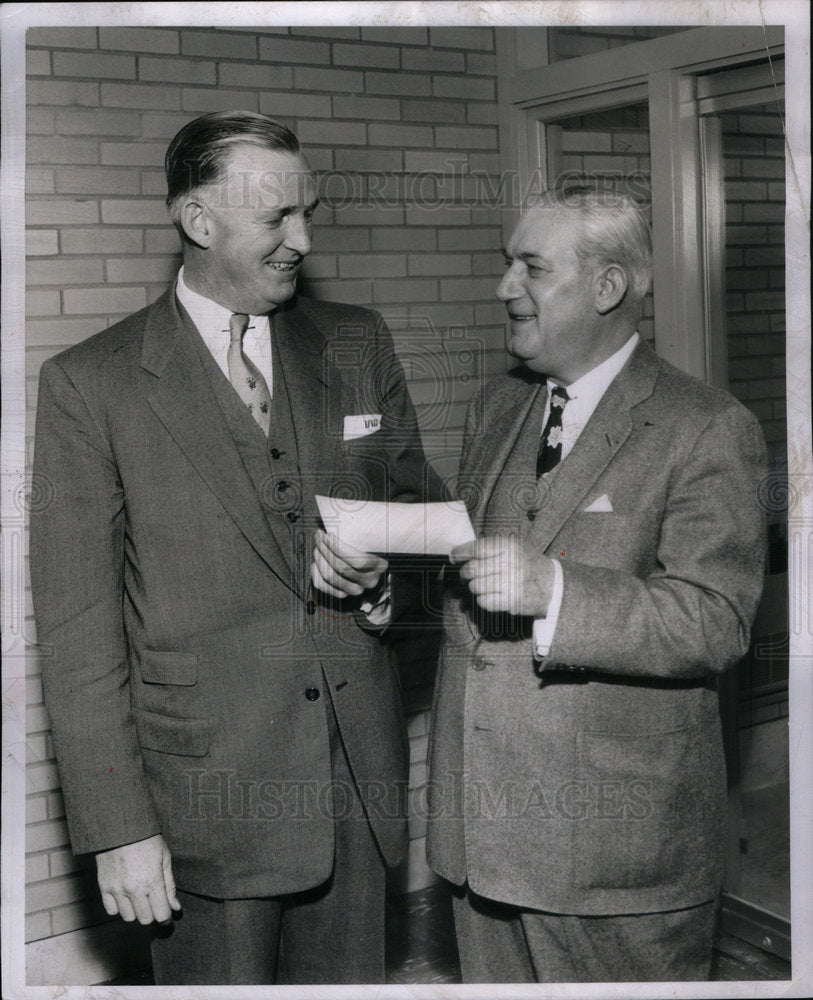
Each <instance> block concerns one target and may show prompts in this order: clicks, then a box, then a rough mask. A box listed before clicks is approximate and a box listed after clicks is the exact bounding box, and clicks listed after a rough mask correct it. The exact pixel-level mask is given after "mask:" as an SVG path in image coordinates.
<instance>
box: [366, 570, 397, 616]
mask: <svg viewBox="0 0 813 1000" xmlns="http://www.w3.org/2000/svg"><path fill="white" fill-rule="evenodd" d="M359 611H361V612H362V614H365V615H366V616H367V620H368V621H369V622H370V624H371V625H389V623H390V619H391V618H392V578H391V576H390V574H389V573H387V578H386V581H385V582H384V586H383V587H382V588H381V589H380V591H379V592H378V593H377V594H375V595H374V596H373V598H372V600H369V601H363V602H362V603H361V604H360V605H359Z"/></svg>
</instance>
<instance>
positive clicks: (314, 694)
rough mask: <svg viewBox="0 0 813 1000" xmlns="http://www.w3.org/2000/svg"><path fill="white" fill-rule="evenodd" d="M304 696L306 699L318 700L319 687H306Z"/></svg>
mask: <svg viewBox="0 0 813 1000" xmlns="http://www.w3.org/2000/svg"><path fill="white" fill-rule="evenodd" d="M305 697H306V698H307V699H308V701H318V700H319V688H308V689H307V690H306V691H305Z"/></svg>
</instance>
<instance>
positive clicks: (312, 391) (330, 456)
mask: <svg viewBox="0 0 813 1000" xmlns="http://www.w3.org/2000/svg"><path fill="white" fill-rule="evenodd" d="M272 320H273V324H274V330H273V337H274V340H275V345H276V348H277V355H278V357H279V359H280V367H281V371H280V373H279V375H280V379H281V380H282V381H283V383H284V389H285V392H286V395H287V397H288V403H289V405H290V408H291V417H292V422H293V431H294V436H295V439H296V449H297V456H298V464H299V474H300V480H301V483H302V495H303V498H304V500H305V506H306V510H307V511H308V513H311V514H315V513H316V505H315V501H314V499H313V498H314V496H315V494H317V493H322V494H329V493H330V485H331V482H332V479H333V475H334V473H335V470H336V469H340V468H341V464H342V463H341V441H342V399H341V377H340V375H339V373H338V372H337V371H336V370H335V369H333V368H332V367H331V366H330V365H329V364H327V363H326V359H325V356H324V348H325V339H324V337H323V336H322V334H321V333H320V332H319V330H318V329H317V328H316V327H315V326H314V325H313V323H311V322H310V320H308V319H307V318H306V317H305V316H304V315H303V314H302V312H301V311H300V310H297V309H296V307H295V306H293V307H291V308H288V309H281V310H280V311H279V312H277V313H275V314H274V316H273V317H272ZM276 377H277V373H276V372H275V373H274V378H275V380H276Z"/></svg>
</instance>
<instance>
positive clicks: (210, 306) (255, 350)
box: [176, 268, 274, 397]
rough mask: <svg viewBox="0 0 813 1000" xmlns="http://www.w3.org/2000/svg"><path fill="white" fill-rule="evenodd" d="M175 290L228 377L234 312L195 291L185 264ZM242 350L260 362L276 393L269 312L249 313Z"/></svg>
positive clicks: (256, 361) (251, 358) (269, 391)
mask: <svg viewBox="0 0 813 1000" xmlns="http://www.w3.org/2000/svg"><path fill="white" fill-rule="evenodd" d="M176 294H177V296H178V301H179V302H180V303H181V305H182V306H183V307H184V309H186V311H187V312H188V313H189V316H190V318H191V320H192V322H193V323H194V324H195V326H196V327H197V328H198V333H199V334H200V335H201V337H203V342H204V344H206V347H207V348H208V349H209V353H210V354H211V355H212V357H213V358H214V359H215V361H216V362H217V366H218V368H219V369H220V370H221V371H222V372H223V374H224V375H225V376H226V378H227V379H228V378H229V365H228V361H227V360H226V355H227V353H228V350H229V342H230V340H231V334H230V332H229V320H230V319H231V317H232V316H233V315H234V313H232V311H231V309H226V308H225V307H224V306H221V305H218V303H217V302H213V301H212V300H211V299H207V298H206V297H205V296H203V295H200V294H199V293H198V292H193V291H192V289H191V288H190V287H189V285H187V284H186V282H185V281H184V277H183V268H181V269H180V271H179V272H178V284H177V289H176ZM243 354H245V355H246V357H247V358H250V360H251V361H253V362H254V364H255V365H256V366H257V369H258V370H259V372H260V374H261V375H262V377H263V378H264V379H265V382H266V385H267V386H268V394H269V395H270V396H272V397H273V395H274V366H273V362H272V358H271V329H270V324H269V320H268V316H249V318H248V328H247V329H246V332H245V333H244V334H243ZM229 381H231V379H229Z"/></svg>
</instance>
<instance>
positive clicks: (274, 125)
mask: <svg viewBox="0 0 813 1000" xmlns="http://www.w3.org/2000/svg"><path fill="white" fill-rule="evenodd" d="M236 143H248V144H249V145H252V146H262V147H264V148H265V149H276V150H282V151H283V152H286V153H298V152H299V151H300V148H299V140H298V139H297V137H296V136H295V135H294V133H293V132H292V131H291V130H290V129H288V128H286V127H285V126H284V125H280V123H279V122H275V121H274V119H273V118H269V117H268V116H267V115H260V114H257V113H256V112H254V111H214V112H212V113H211V114H208V115H202V116H201V117H200V118H196V119H195V120H194V121H191V122H189V124H187V125H184V127H183V128H182V129H181V131H180V132H179V133H178V134H177V135H176V136H175V138H174V139H173V140H172V142H171V143H170V144H169V148H168V149H167V153H166V156H165V157H164V169H165V170H166V174H167V208H168V209H169V214H170V216H171V217H172V221H173V222H174V223H175V224H176V225H178V218H177V209H178V207H179V201H180V199H181V197H182V196H183V195H185V194H188V193H189V192H190V191H194V190H195V188H198V187H201V186H202V185H204V184H212V183H216V182H217V181H219V180H221V178H222V177H223V174H224V173H225V167H226V161H227V158H228V153H229V150H230V148H231V147H232V146H234V145H235V144H236Z"/></svg>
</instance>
